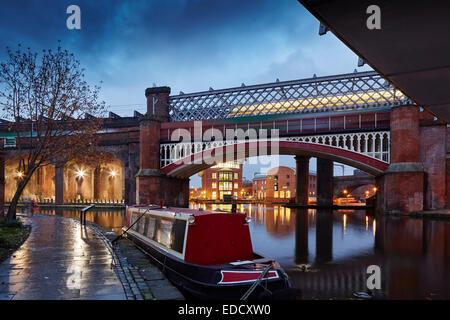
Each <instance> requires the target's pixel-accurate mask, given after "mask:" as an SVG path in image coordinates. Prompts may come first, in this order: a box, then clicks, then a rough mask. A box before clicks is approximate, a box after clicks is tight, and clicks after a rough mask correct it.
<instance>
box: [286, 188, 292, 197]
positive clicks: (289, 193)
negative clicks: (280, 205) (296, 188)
mask: <svg viewBox="0 0 450 320" xmlns="http://www.w3.org/2000/svg"><path fill="white" fill-rule="evenodd" d="M290 197H291V192H290V191H289V190H288V191H286V198H290Z"/></svg>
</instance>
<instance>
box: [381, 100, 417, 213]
mask: <svg viewBox="0 0 450 320" xmlns="http://www.w3.org/2000/svg"><path fill="white" fill-rule="evenodd" d="M419 116H420V114H419V107H417V106H414V105H403V106H398V107H394V108H392V110H391V115H390V118H391V124H390V125H391V159H390V165H389V167H388V169H387V170H386V171H385V172H384V174H383V176H382V177H381V179H379V181H380V182H379V183H380V184H381V185H380V191H381V192H382V197H381V202H382V203H381V206H382V210H383V211H384V212H403V213H410V212H415V211H421V210H423V208H424V207H423V203H424V182H425V181H424V167H423V164H422V162H421V161H420V150H419V143H420V141H419V136H420V130H419Z"/></svg>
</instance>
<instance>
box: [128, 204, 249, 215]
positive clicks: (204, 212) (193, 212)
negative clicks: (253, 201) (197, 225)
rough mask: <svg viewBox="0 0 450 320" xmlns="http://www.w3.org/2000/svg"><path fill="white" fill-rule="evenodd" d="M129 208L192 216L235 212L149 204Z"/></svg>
mask: <svg viewBox="0 0 450 320" xmlns="http://www.w3.org/2000/svg"><path fill="white" fill-rule="evenodd" d="M128 208H129V209H131V208H134V209H137V210H139V211H141V212H142V213H143V212H144V210H146V209H150V211H151V212H155V211H156V212H161V213H175V214H177V215H183V214H186V215H193V216H204V215H211V214H235V213H233V212H228V211H222V210H198V209H191V208H178V207H162V208H161V207H156V206H155V207H154V208H152V207H151V206H129V207H128ZM237 213H238V214H241V213H240V212H237Z"/></svg>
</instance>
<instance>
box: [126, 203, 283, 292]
mask: <svg viewBox="0 0 450 320" xmlns="http://www.w3.org/2000/svg"><path fill="white" fill-rule="evenodd" d="M248 222H249V221H248V219H247V216H246V215H245V214H243V213H229V212H217V211H207V210H205V211H199V210H194V209H186V208H161V207H156V206H151V207H150V206H149V207H145V206H129V207H127V211H126V225H125V227H124V228H123V229H124V231H126V230H127V231H126V234H125V235H126V237H128V238H129V239H130V240H132V241H133V242H134V243H135V244H136V245H137V246H138V247H140V248H141V249H142V250H143V251H145V252H146V253H147V254H148V255H149V256H150V257H151V258H152V259H153V260H154V261H155V262H157V263H158V264H159V266H160V268H161V269H162V271H163V272H164V273H165V274H166V276H167V278H168V279H169V280H170V281H172V283H174V284H175V285H177V286H178V287H181V288H182V289H183V290H185V291H186V292H188V293H189V294H190V295H193V296H194V297H196V298H204V299H240V298H242V297H243V296H244V295H245V296H248V298H250V299H257V298H258V297H261V296H263V295H267V294H269V293H271V292H272V293H273V292H275V291H278V290H283V289H287V288H289V282H288V280H287V276H286V274H285V273H284V271H283V270H282V268H281V267H280V265H279V264H278V263H277V262H276V261H274V260H273V259H270V258H265V257H263V256H261V255H258V254H257V253H255V252H253V247H252V243H251V238H250V230H249V227H248Z"/></svg>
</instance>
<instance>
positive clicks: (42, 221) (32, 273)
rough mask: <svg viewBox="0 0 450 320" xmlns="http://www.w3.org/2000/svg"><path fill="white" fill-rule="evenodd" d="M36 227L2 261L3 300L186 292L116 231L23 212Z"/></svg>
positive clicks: (134, 297)
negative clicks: (117, 239)
mask: <svg viewBox="0 0 450 320" xmlns="http://www.w3.org/2000/svg"><path fill="white" fill-rule="evenodd" d="M19 218H20V219H21V220H22V221H23V223H24V224H25V225H26V226H28V227H30V228H31V230H32V231H31V233H30V235H29V237H28V239H27V240H26V241H25V242H24V243H23V245H22V246H21V247H20V248H19V249H17V250H16V251H15V252H14V253H13V254H12V255H11V256H10V257H9V258H8V259H7V260H5V261H3V263H1V264H0V300H80V299H81V300H126V299H128V300H146V299H148V300H158V299H182V298H183V296H182V294H181V293H180V292H179V291H178V290H177V289H176V288H175V287H174V286H173V285H172V284H171V283H170V282H169V281H168V280H167V279H165V277H164V275H163V274H162V273H161V271H159V269H158V268H157V267H156V266H154V265H152V264H151V262H150V261H149V259H148V258H147V257H145V255H144V254H143V253H142V252H140V251H139V250H138V249H136V248H135V247H134V246H132V245H131V243H129V241H128V240H126V239H122V240H120V241H118V242H117V244H116V245H112V244H111V239H112V238H116V237H117V234H116V233H115V232H112V231H109V230H107V229H104V228H102V227H100V226H98V225H96V224H94V223H91V222H86V224H85V225H83V224H81V223H80V221H79V220H78V219H73V218H67V217H60V216H45V215H33V216H25V215H20V216H19Z"/></svg>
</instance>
